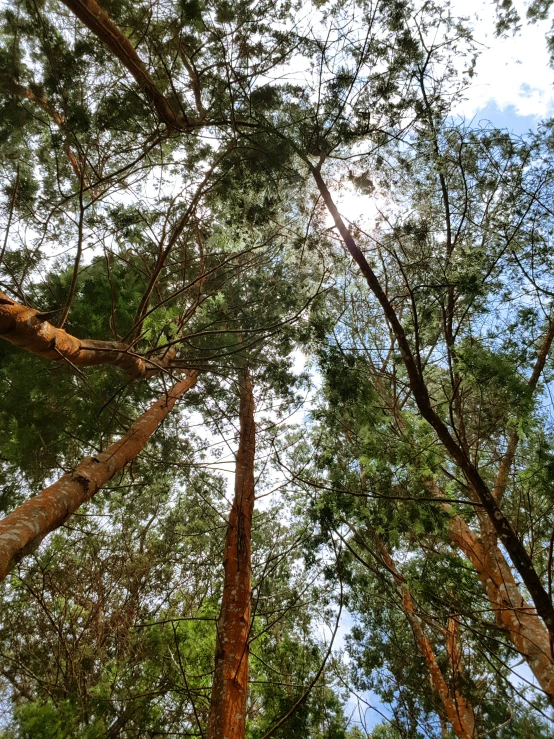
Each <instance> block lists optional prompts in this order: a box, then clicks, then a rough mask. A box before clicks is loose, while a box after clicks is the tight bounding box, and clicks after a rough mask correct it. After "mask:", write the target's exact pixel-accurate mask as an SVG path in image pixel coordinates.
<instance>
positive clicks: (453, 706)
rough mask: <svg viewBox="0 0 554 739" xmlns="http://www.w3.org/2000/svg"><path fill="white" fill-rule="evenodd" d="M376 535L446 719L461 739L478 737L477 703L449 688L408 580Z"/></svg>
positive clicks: (379, 548) (373, 536) (376, 540)
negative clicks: (476, 725) (420, 617)
mask: <svg viewBox="0 0 554 739" xmlns="http://www.w3.org/2000/svg"><path fill="white" fill-rule="evenodd" d="M372 538H373V539H374V541H375V543H376V545H377V548H378V550H379V554H380V555H381V557H382V559H383V561H384V563H385V565H386V567H387V569H388V570H389V571H390V572H391V574H392V576H393V578H394V581H395V583H396V585H397V587H398V590H399V593H400V596H401V598H402V605H403V607H404V612H405V614H406V617H407V618H408V621H409V623H410V626H411V628H412V632H413V635H414V638H415V640H416V642H417V645H418V647H419V650H420V652H421V654H422V655H423V658H424V660H425V663H426V665H427V669H428V671H429V678H430V680H431V685H432V687H433V688H434V689H435V690H436V691H437V693H438V695H439V698H440V700H441V703H442V707H443V709H444V713H445V717H446V719H447V720H448V722H449V723H450V724H451V726H452V728H453V729H454V733H455V734H456V736H457V737H458V739H475V737H476V736H477V734H476V732H475V715H474V712H473V706H472V705H471V703H470V702H469V701H468V700H466V698H464V696H463V695H462V694H461V693H460V692H459V691H458V690H457V689H456V688H455V689H454V691H451V690H450V688H449V687H448V684H447V682H446V680H445V679H444V675H443V674H442V670H441V668H440V665H439V663H438V662H437V658H436V656H435V652H434V650H433V646H432V644H431V642H430V641H429V639H428V638H427V637H426V635H425V632H424V630H423V626H422V624H421V621H420V619H419V617H418V615H417V613H416V611H415V608H414V602H413V599H412V595H411V593H410V589H409V588H408V586H407V584H406V581H405V580H404V578H403V577H402V575H401V574H400V573H399V572H398V570H397V569H396V565H395V563H394V560H393V559H392V557H391V556H390V554H389V552H388V550H387V548H386V546H385V544H384V542H383V540H382V539H381V537H380V536H379V535H378V534H377V532H372ZM460 662H461V653H458V664H457V669H459V666H460Z"/></svg>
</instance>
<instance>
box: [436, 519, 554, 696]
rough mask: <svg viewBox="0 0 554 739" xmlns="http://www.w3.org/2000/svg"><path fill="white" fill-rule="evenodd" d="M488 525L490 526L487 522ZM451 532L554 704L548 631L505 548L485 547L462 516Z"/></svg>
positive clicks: (452, 522) (452, 523)
mask: <svg viewBox="0 0 554 739" xmlns="http://www.w3.org/2000/svg"><path fill="white" fill-rule="evenodd" d="M486 525H487V526H490V525H489V524H488V521H487V522H486ZM491 528H492V527H491ZM448 531H449V535H450V538H451V539H452V541H453V542H455V543H456V544H457V545H458V546H459V547H460V549H461V550H462V551H463V552H464V554H465V555H466V557H467V558H468V559H469V560H470V561H471V563H472V565H473V567H474V568H475V571H476V572H477V574H478V575H479V579H480V580H481V583H482V585H483V587H484V589H485V592H486V593H487V597H488V599H489V602H490V604H491V607H492V609H493V611H494V614H495V617H496V621H497V623H498V625H499V626H501V627H502V628H503V629H505V631H506V634H507V635H508V637H509V638H510V641H511V642H512V644H513V645H514V647H515V648H516V649H517V651H518V652H519V653H520V654H521V655H522V657H524V658H525V660H526V661H527V663H528V665H529V667H530V668H531V671H532V672H533V675H534V676H535V677H536V678H537V681H538V683H539V685H540V687H541V688H542V690H544V692H545V693H546V696H547V698H548V699H549V701H550V703H551V704H552V705H554V662H553V661H552V656H551V650H550V638H549V634H548V632H547V630H546V629H545V628H544V625H543V624H542V623H541V620H540V619H539V617H538V616H537V613H536V611H535V609H534V608H533V606H531V605H530V604H528V603H526V602H525V600H524V598H523V597H522V595H521V592H520V589H519V587H518V585H517V583H516V581H515V578H514V576H513V573H512V570H511V568H510V566H509V564H508V563H507V562H506V559H505V557H504V555H503V554H502V551H501V550H500V548H499V547H498V546H497V545H496V544H495V543H494V542H492V541H490V542H489V544H488V545H487V546H485V545H484V544H483V543H482V542H481V541H480V540H479V539H478V537H477V535H476V534H475V533H474V532H473V531H472V530H471V529H470V528H469V526H468V525H467V523H466V522H465V521H464V520H463V519H462V518H461V517H460V516H453V517H452V518H451V519H450V522H449V526H448Z"/></svg>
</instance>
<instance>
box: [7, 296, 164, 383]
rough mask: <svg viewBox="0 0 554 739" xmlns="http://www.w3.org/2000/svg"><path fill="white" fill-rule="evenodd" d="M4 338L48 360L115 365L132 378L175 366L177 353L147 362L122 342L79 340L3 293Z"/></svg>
mask: <svg viewBox="0 0 554 739" xmlns="http://www.w3.org/2000/svg"><path fill="white" fill-rule="evenodd" d="M0 338H2V339H6V341H9V342H11V343H12V344H15V345H16V346H20V347H22V348H23V349H26V350H27V351H29V352H31V353H33V354H38V355H39V356H40V357H43V358H44V359H52V360H57V361H61V360H65V361H66V362H68V363H69V364H71V365H73V366H76V367H92V366H97V365H100V364H111V365H114V366H116V367H119V369H121V370H122V371H123V372H125V373H126V374H127V375H130V376H131V377H136V378H138V377H149V376H151V375H155V374H157V373H158V372H160V371H162V370H163V369H165V368H167V367H169V366H171V360H172V359H173V356H174V353H171V352H168V353H167V354H166V355H165V357H161V358H155V359H144V358H143V357H141V356H138V355H136V354H133V353H131V352H130V351H129V347H128V346H127V344H123V343H121V342H118V341H94V340H91V339H78V338H77V337H76V336H72V335H71V334H68V333H67V331H64V330H63V329H61V328H56V327H55V326H52V324H51V323H48V321H44V320H42V319H41V317H40V312H39V311H38V310H35V309H34V308H28V307H27V306H26V305H20V304H19V303H16V302H15V301H14V300H12V299H11V298H9V297H8V296H7V295H5V294H4V293H2V292H0Z"/></svg>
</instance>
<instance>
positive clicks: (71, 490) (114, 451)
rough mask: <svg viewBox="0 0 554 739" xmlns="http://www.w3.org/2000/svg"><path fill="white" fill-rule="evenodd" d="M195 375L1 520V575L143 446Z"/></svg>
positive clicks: (178, 384) (35, 546) (0, 578)
mask: <svg viewBox="0 0 554 739" xmlns="http://www.w3.org/2000/svg"><path fill="white" fill-rule="evenodd" d="M197 378H198V373H197V372H191V373H189V374H188V375H187V377H185V378H184V379H183V380H181V381H180V382H178V383H177V384H176V385H174V386H173V387H172V388H171V390H170V391H169V392H168V393H167V395H164V396H163V397H162V398H160V399H159V400H157V401H156V402H155V403H154V404H153V405H152V406H151V407H150V408H149V409H148V410H147V411H146V412H145V413H143V414H142V416H139V418H137V420H136V421H135V422H134V423H133V425H132V426H131V428H130V429H129V431H127V433H126V434H125V435H124V436H122V437H121V439H119V440H118V441H116V442H115V443H114V444H112V445H111V446H109V447H108V448H107V449H105V450H104V451H103V452H100V453H99V454H96V455H95V456H94V457H85V459H83V461H82V462H81V464H80V465H79V466H78V467H77V468H76V469H75V470H74V471H73V472H70V473H67V474H65V475H63V476H62V477H61V478H60V479H59V480H57V482H55V483H54V484H53V485H50V486H49V487H47V488H45V489H44V490H43V491H42V492H41V493H39V494H38V495H36V496H35V497H34V498H31V499H30V500H28V501H26V502H25V503H23V505H21V506H19V508H16V509H15V511H13V512H12V513H10V514H9V515H8V516H6V518H4V519H3V520H2V521H0V581H1V580H3V579H4V578H5V577H6V575H7V574H8V572H9V571H10V569H11V567H12V566H13V565H14V564H15V563H16V562H18V561H19V560H20V559H21V558H22V557H24V556H25V555H26V554H29V553H30V552H32V551H34V550H35V549H36V548H37V546H38V545H39V544H40V542H41V541H42V540H43V539H44V537H45V536H46V534H48V533H50V532H51V531H53V530H54V529H57V528H58V527H59V526H61V525H62V524H64V523H65V521H67V519H68V518H69V517H70V516H71V515H72V514H73V513H75V511H76V510H77V509H78V508H79V507H80V506H81V505H82V504H83V503H86V501H87V500H90V499H91V498H92V497H93V496H94V495H95V494H96V493H97V492H98V491H99V490H100V489H101V488H102V487H103V486H104V485H105V484H106V483H107V482H108V480H111V478H112V477H113V476H114V475H115V474H116V473H117V472H119V471H120V470H122V469H123V468H124V467H125V465H126V464H128V463H129V462H131V461H132V460H133V459H135V457H136V456H137V455H138V454H139V453H140V452H141V451H142V450H143V448H144V447H145V446H146V443H147V442H148V440H149V439H150V437H151V436H152V434H153V433H154V432H155V431H156V429H157V428H158V426H159V425H160V423H161V422H162V421H163V420H164V418H165V417H166V416H167V414H168V413H169V412H170V411H171V409H172V408H173V406H174V405H175V403H176V402H177V400H178V398H179V397H180V396H181V395H183V393H185V392H186V391H187V390H188V389H189V388H191V387H192V386H193V385H194V384H195V383H196V380H197Z"/></svg>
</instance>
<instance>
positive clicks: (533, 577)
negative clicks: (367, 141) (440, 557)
mask: <svg viewBox="0 0 554 739" xmlns="http://www.w3.org/2000/svg"><path fill="white" fill-rule="evenodd" d="M304 161H305V162H306V163H307V164H308V166H309V167H310V172H311V174H312V176H313V178H314V180H315V183H316V185H317V188H318V190H319V192H320V194H321V197H322V198H323V201H324V202H325V205H326V206H327V209H328V211H329V213H330V214H331V216H332V217H333V220H334V222H335V225H336V227H337V229H338V231H339V233H340V235H341V237H342V240H343V241H344V244H345V246H346V248H347V249H348V251H349V253H350V254H351V256H352V258H353V259H354V261H355V262H356V263H357V264H358V266H359V268H360V271H361V272H362V274H363V276H364V278H365V280H366V282H367V284H368V286H369V289H370V290H371V291H372V293H373V294H374V295H375V297H376V298H377V300H378V302H379V304H380V305H381V308H382V309H383V313H384V314H385V317H386V319H387V321H388V322H389V325H390V327H391V329H392V332H393V333H394V336H395V338H396V342H397V344H398V348H399V351H400V354H401V356H402V361H403V364H404V367H405V369H406V373H407V375H408V382H409V386H410V390H411V391H412V395H413V398H414V400H415V402H416V405H417V407H418V410H419V412H420V413H421V415H422V417H423V418H424V419H425V420H426V421H427V422H428V423H429V425H430V426H431V427H432V428H433V429H434V431H435V433H436V435H437V437H438V439H439V441H440V442H441V443H442V444H443V446H444V447H445V449H446V450H447V452H448V453H449V455H450V457H451V458H452V460H453V461H454V462H455V463H456V464H457V465H458V467H459V468H460V469H461V471H462V473H463V474H464V477H465V478H466V480H467V483H468V486H469V487H471V488H472V489H473V490H474V491H475V493H476V495H477V497H478V499H479V502H480V503H481V505H482V506H483V509H484V510H485V511H486V513H487V515H488V517H489V520H490V522H491V524H492V526H493V527H494V530H495V532H496V535H497V536H498V538H499V539H500V541H501V542H502V544H503V545H504V546H505V547H506V550H507V552H508V554H509V555H510V559H511V560H512V562H513V563H514V566H515V568H516V570H517V571H518V572H519V574H520V576H521V579H522V580H523V582H524V583H525V586H526V587H527V590H528V591H529V594H530V595H531V598H532V599H533V603H534V604H535V608H536V610H537V613H538V614H539V616H540V617H541V618H542V620H543V622H544V625H545V626H546V628H547V629H548V632H549V636H550V639H551V640H552V641H553V643H554V606H553V604H552V599H551V597H550V596H549V594H548V593H547V592H546V589H545V587H544V586H543V584H542V582H541V578H540V577H539V574H538V573H537V571H536V569H535V567H534V565H533V560H532V559H531V557H530V556H529V553H528V551H527V549H526V548H525V546H524V544H523V542H522V541H521V540H520V538H519V537H518V535H517V533H516V531H515V530H514V528H513V526H512V524H511V523H510V521H509V520H508V519H507V518H506V516H505V515H504V514H503V513H502V511H501V509H500V507H499V505H498V503H497V500H496V498H495V496H494V494H493V492H492V491H491V490H490V489H489V487H488V486H487V484H486V483H485V481H484V480H483V478H482V477H481V475H480V473H479V470H478V469H477V467H476V466H475V465H474V464H473V462H472V461H471V459H470V458H469V457H468V456H467V454H466V452H465V450H464V449H463V447H462V446H460V444H459V443H458V442H457V441H456V439H455V438H454V437H453V436H452V434H451V433H450V431H449V429H448V426H447V425H446V424H445V423H444V421H443V420H442V418H441V417H440V416H439V415H438V413H437V412H436V411H435V409H434V408H433V406H432V404H431V398H430V397H429V391H428V389H427V386H426V384H425V380H424V378H423V376H422V373H421V372H420V369H419V367H418V364H417V362H416V359H415V357H414V355H413V353H412V350H411V348H410V344H409V342H408V338H407V336H406V332H405V331H404V327H403V326H402V324H401V323H400V320H399V318H398V316H397V314H396V311H395V310H394V307H393V305H392V304H391V302H390V301H389V299H388V298H387V296H386V294H385V291H384V290H383V288H382V286H381V283H380V282H379V280H378V278H377V275H376V274H375V273H374V272H373V270H372V269H371V267H370V265H369V263H368V262H367V260H366V258H365V256H364V254H363V252H362V251H361V249H360V248H359V247H358V245H357V244H356V242H355V240H354V239H353V237H352V234H351V233H350V231H349V230H348V228H347V226H346V225H345V223H344V221H343V220H342V218H341V215H340V213H339V211H338V209H337V206H336V205H335V203H334V201H333V198H332V197H331V193H330V192H329V189H328V187H327V185H326V184H325V182H324V180H323V177H322V176H321V172H320V171H319V168H318V167H314V166H313V165H312V164H311V163H310V162H309V160H308V159H307V158H306V157H305V158H304Z"/></svg>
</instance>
